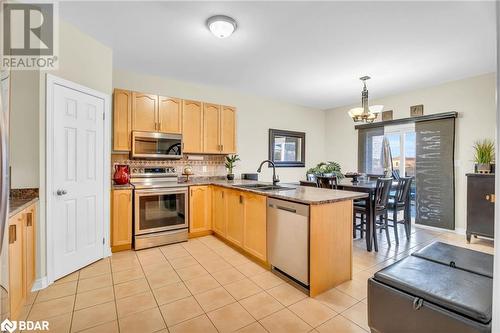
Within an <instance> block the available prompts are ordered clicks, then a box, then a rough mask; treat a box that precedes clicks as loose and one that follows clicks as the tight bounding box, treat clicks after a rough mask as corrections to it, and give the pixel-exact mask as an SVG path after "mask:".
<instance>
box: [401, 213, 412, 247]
mask: <svg viewBox="0 0 500 333" xmlns="http://www.w3.org/2000/svg"><path fill="white" fill-rule="evenodd" d="M403 213H404V225H405V232H406V239H408V240H410V235H411V214H410V209H409V207H408V208H407V207H405V210H404V212H403Z"/></svg>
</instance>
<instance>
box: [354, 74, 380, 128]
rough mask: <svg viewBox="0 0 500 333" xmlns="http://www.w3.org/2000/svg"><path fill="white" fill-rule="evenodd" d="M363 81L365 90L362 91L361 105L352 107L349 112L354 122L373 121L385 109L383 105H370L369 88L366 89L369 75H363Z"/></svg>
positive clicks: (361, 78)
mask: <svg viewBox="0 0 500 333" xmlns="http://www.w3.org/2000/svg"><path fill="white" fill-rule="evenodd" d="M359 79H360V80H361V81H363V91H362V92H361V107H357V108H354V109H350V110H349V111H348V112H347V113H348V114H349V117H351V118H352V120H354V122H356V123H357V122H364V123H372V122H373V121H374V120H375V119H376V118H377V116H378V114H379V113H380V112H382V110H384V106H383V105H372V106H368V89H366V80H369V79H370V77H369V76H363V77H360V78H359Z"/></svg>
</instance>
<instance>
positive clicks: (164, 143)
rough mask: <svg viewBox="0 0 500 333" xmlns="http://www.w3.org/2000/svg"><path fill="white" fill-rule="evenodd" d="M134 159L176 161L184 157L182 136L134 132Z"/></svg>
mask: <svg viewBox="0 0 500 333" xmlns="http://www.w3.org/2000/svg"><path fill="white" fill-rule="evenodd" d="M131 155H132V158H146V159H147V158H151V159H175V158H181V157H182V135H181V134H166V133H158V132H141V131H133V132H132V152H131Z"/></svg>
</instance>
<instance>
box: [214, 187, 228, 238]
mask: <svg viewBox="0 0 500 333" xmlns="http://www.w3.org/2000/svg"><path fill="white" fill-rule="evenodd" d="M225 192H226V190H225V189H224V188H222V187H219V186H214V187H213V188H212V230H213V231H214V232H215V233H217V234H218V235H220V236H223V237H226V217H225V216H226V198H225V196H224V193H225Z"/></svg>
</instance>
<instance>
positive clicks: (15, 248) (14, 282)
mask: <svg viewBox="0 0 500 333" xmlns="http://www.w3.org/2000/svg"><path fill="white" fill-rule="evenodd" d="M25 219H26V218H25V215H24V214H23V213H19V214H17V215H15V216H14V217H13V218H11V219H10V221H9V222H10V223H9V297H10V311H11V319H14V320H16V319H18V318H19V314H20V313H21V310H22V308H23V305H24V297H25V295H26V292H25V286H26V284H25V282H24V272H23V257H24V247H23V224H24V223H25Z"/></svg>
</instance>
